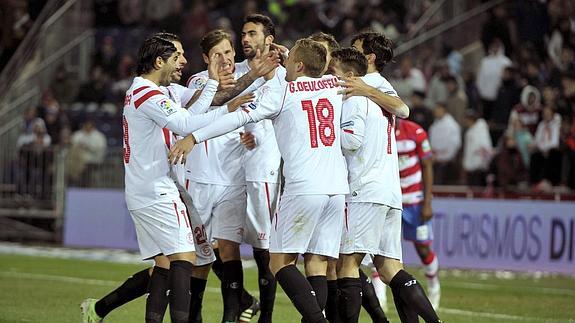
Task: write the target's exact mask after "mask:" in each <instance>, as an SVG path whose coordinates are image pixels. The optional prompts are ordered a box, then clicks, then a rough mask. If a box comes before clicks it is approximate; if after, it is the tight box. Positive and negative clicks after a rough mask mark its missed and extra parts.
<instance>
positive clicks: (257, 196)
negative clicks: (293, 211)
mask: <svg viewBox="0 0 575 323" xmlns="http://www.w3.org/2000/svg"><path fill="white" fill-rule="evenodd" d="M279 190H280V184H278V183H267V182H246V193H247V195H248V200H247V216H246V223H245V228H244V242H245V243H247V244H249V245H251V246H252V247H254V248H259V249H269V247H270V230H271V227H272V224H271V221H272V217H273V216H274V214H275V213H276V208H277V205H278V197H279Z"/></svg>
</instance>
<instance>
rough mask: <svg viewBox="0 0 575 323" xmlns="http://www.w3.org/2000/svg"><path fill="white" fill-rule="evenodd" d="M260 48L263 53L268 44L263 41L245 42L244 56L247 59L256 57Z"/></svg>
mask: <svg viewBox="0 0 575 323" xmlns="http://www.w3.org/2000/svg"><path fill="white" fill-rule="evenodd" d="M258 49H259V50H260V53H261V54H263V53H264V51H265V49H266V44H265V43H264V42H263V41H262V42H261V43H259V44H244V46H243V50H244V56H245V57H246V58H247V59H252V58H254V57H256V51H257V50H258Z"/></svg>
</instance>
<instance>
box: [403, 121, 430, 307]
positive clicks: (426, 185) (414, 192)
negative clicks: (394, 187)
mask: <svg viewBox="0 0 575 323" xmlns="http://www.w3.org/2000/svg"><path fill="white" fill-rule="evenodd" d="M395 137H396V140H397V151H398V155H399V171H400V172H399V176H400V178H401V190H402V193H403V237H404V238H405V239H406V240H410V241H413V243H414V245H415V250H417V254H418V255H419V258H420V259H421V261H422V263H423V265H424V267H425V276H426V277H427V295H428V296H429V300H430V301H431V304H432V305H433V308H435V309H437V308H438V307H439V300H440V297H441V290H440V285H439V276H438V272H439V264H438V260H437V256H436V255H435V253H434V252H433V250H431V242H432V241H433V231H432V227H431V221H430V220H431V218H432V217H433V212H432V209H431V198H432V194H431V188H432V185H433V161H432V160H433V159H432V157H433V155H432V151H431V147H430V145H429V140H428V139H427V133H426V132H425V130H424V129H423V128H422V127H421V126H420V125H418V124H417V123H415V122H412V121H408V120H401V121H399V122H398V125H397V127H396V130H395Z"/></svg>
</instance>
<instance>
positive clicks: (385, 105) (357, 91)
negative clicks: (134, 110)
mask: <svg viewBox="0 0 575 323" xmlns="http://www.w3.org/2000/svg"><path fill="white" fill-rule="evenodd" d="M342 80H343V82H341V83H340V85H341V86H342V87H344V89H343V90H342V94H343V95H344V98H349V97H352V96H365V97H368V98H369V99H371V100H372V101H373V102H375V103H377V105H379V106H380V107H381V108H382V109H384V110H386V111H387V112H389V113H391V114H394V115H396V116H398V117H399V118H402V119H405V118H407V117H409V107H408V106H407V105H406V104H405V103H404V102H403V100H401V98H400V97H398V96H393V95H390V94H387V93H383V92H381V91H380V90H379V89H377V88H374V87H372V86H369V85H367V84H365V82H364V81H363V80H362V79H361V78H359V77H343V78H342Z"/></svg>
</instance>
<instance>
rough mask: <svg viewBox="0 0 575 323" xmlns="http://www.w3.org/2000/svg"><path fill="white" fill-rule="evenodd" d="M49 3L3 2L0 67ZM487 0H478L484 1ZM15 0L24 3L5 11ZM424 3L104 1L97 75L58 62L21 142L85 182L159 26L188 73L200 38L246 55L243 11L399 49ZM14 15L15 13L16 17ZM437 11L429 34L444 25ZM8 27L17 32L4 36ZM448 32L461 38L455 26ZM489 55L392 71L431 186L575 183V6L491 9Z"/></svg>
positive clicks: (554, 187)
mask: <svg viewBox="0 0 575 323" xmlns="http://www.w3.org/2000/svg"><path fill="white" fill-rule="evenodd" d="M42 2H43V1H17V0H10V1H6V2H4V1H3V2H2V7H0V14H1V17H2V30H3V34H2V39H1V45H0V50H1V52H0V54H1V56H0V57H1V60H0V64H2V63H4V64H5V62H6V60H7V58H6V57H9V55H10V53H11V52H13V50H14V46H15V45H17V43H18V42H19V41H21V39H22V38H23V37H24V35H25V32H26V30H27V29H29V27H30V25H31V24H32V22H33V20H34V17H35V16H37V14H38V12H39V11H38V8H41V4H42ZM479 2H480V1H478V3H479ZM9 3H12V4H14V3H20V4H21V3H25V4H26V5H24V6H21V5H20V6H17V7H18V10H16V11H7V10H6V7H8V6H10V4H9ZM432 4H433V1H429V0H423V1H422V0H411V1H400V0H370V1H361V0H355V1H317V0H309V1H305V0H302V1H296V0H284V1H272V0H268V1H254V0H248V1H232V2H230V1H223V0H222V1H184V0H163V1H151V0H147V1H146V0H117V1H111V0H96V1H95V2H94V10H95V15H94V17H95V18H94V19H95V27H96V28H97V31H96V37H95V41H96V47H95V48H96V51H95V53H94V57H93V65H92V67H91V77H90V80H89V81H88V82H86V83H84V84H80V86H78V85H77V84H76V81H75V80H73V79H70V78H68V77H67V71H66V67H65V66H62V67H61V68H60V69H59V72H58V74H57V75H56V76H55V79H54V82H53V83H52V84H53V85H52V87H51V88H49V89H46V91H45V92H44V94H43V99H42V102H41V104H40V105H39V106H38V107H31V108H30V109H29V110H28V111H27V112H26V114H25V116H24V120H25V124H24V125H23V132H22V136H21V138H20V139H19V140H18V142H17V145H18V147H22V148H23V150H22V151H23V153H24V152H25V153H27V154H30V149H29V148H30V147H34V148H33V149H32V151H33V152H34V151H35V152H36V153H37V152H38V151H41V150H42V148H47V149H48V148H49V147H54V146H58V147H63V148H65V149H69V151H70V153H69V154H68V156H69V158H68V159H69V160H70V159H71V160H73V161H74V162H71V163H69V165H70V168H69V169H68V171H69V174H70V176H71V177H70V181H71V182H72V183H75V184H77V185H84V184H85V183H86V178H88V175H87V174H91V173H92V172H91V169H93V168H94V167H97V165H98V164H101V163H102V162H103V161H104V160H105V159H106V158H110V156H109V155H108V154H107V153H106V150H107V149H108V150H110V148H114V147H121V145H122V139H121V135H122V129H121V122H120V120H121V118H120V115H121V113H122V110H121V109H122V103H123V100H124V94H125V91H126V90H127V88H128V87H129V85H130V83H131V80H132V78H133V73H134V67H135V55H136V51H137V48H138V46H139V44H140V42H141V41H142V40H143V39H144V38H145V37H146V36H148V35H149V34H150V33H152V32H153V31H158V30H164V31H168V32H172V33H176V34H178V35H180V36H181V38H182V40H183V46H184V49H185V50H186V58H187V60H188V65H187V67H186V70H185V71H184V80H185V79H186V77H185V76H190V75H192V74H193V73H195V72H198V71H201V70H203V69H205V66H204V63H203V60H202V57H201V51H200V48H199V45H198V44H199V40H200V39H201V37H202V36H203V35H204V34H205V33H206V32H208V31H209V30H212V29H214V28H222V29H225V30H227V31H228V32H229V33H230V34H232V36H233V39H234V40H235V43H236V46H237V50H236V53H237V54H236V60H237V61H239V60H241V59H243V58H242V53H241V50H240V48H241V47H240V45H241V44H240V42H241V39H240V35H241V26H242V21H243V17H244V16H245V15H247V14H251V13H264V14H267V15H269V16H271V17H272V18H273V19H274V21H275V22H276V24H277V27H276V30H277V37H276V41H277V42H278V43H282V44H284V45H286V46H288V47H289V46H290V45H291V44H293V42H294V41H295V40H296V39H298V38H301V37H306V36H308V35H310V34H311V33H313V32H315V31H318V30H321V31H324V32H327V33H331V34H333V35H334V36H335V38H336V39H337V40H338V41H340V44H341V45H342V46H349V45H350V43H349V41H350V39H351V37H352V36H353V35H354V34H355V33H358V32H360V31H363V30H366V29H371V30H375V31H378V32H383V33H384V34H385V35H386V36H387V37H389V38H391V39H392V40H393V41H394V42H396V43H400V42H401V41H404V40H407V39H409V37H410V35H411V34H410V32H411V31H412V28H413V27H414V24H415V22H416V21H417V20H418V18H419V17H420V16H421V15H422V13H423V12H425V10H426V9H427V8H429V7H430V6H431V5H432ZM10 14H12V17H11V18H8V16H10ZM441 21H442V18H441V15H440V14H439V15H435V16H433V18H432V19H430V20H429V21H428V22H427V24H426V26H425V28H431V27H433V26H434V25H437V24H439V23H441ZM6 28H10V30H13V31H14V32H6V30H7V29H6ZM451 32H465V31H464V30H457V28H456V29H454V30H452V31H451ZM477 41H480V42H481V44H482V47H483V50H484V53H485V56H484V57H483V58H482V59H481V62H480V64H479V66H466V65H465V64H464V62H463V57H462V55H461V54H460V52H459V51H458V49H457V48H453V47H452V46H450V44H444V45H443V46H442V50H440V51H437V50H432V49H431V48H420V49H419V50H418V51H416V52H413V53H406V54H404V55H401V56H400V57H398V58H397V59H396V62H395V63H392V65H391V68H390V72H389V73H388V74H387V75H384V76H385V77H386V78H387V79H388V80H390V82H391V83H392V84H393V85H394V87H395V88H396V90H397V91H398V93H399V94H400V96H401V97H402V98H403V99H404V101H406V102H407V103H408V105H409V106H410V108H411V116H410V119H412V120H414V121H416V122H418V123H419V124H421V125H422V126H423V127H424V128H425V129H427V130H428V133H429V136H430V141H431V146H432V148H433V151H434V158H435V182H436V183H437V184H442V185H470V186H488V187H502V188H504V189H507V190H519V191H536V192H538V191H543V192H549V191H567V190H569V188H571V189H575V4H574V3H573V2H572V1H568V0H549V1H539V0H522V1H508V2H504V4H502V5H500V6H497V7H495V8H494V9H492V10H491V11H490V12H489V17H488V18H487V19H486V20H485V21H484V22H483V25H482V26H481V37H480V39H477Z"/></svg>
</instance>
